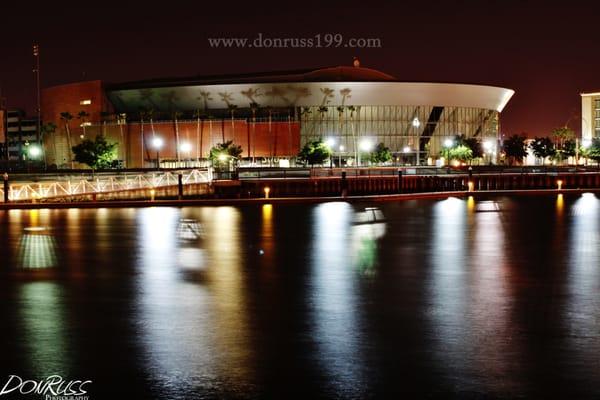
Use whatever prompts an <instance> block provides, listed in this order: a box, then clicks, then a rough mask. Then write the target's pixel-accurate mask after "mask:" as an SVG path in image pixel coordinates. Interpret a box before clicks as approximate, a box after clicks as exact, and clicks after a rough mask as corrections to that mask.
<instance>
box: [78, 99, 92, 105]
mask: <svg viewBox="0 0 600 400" xmlns="http://www.w3.org/2000/svg"><path fill="white" fill-rule="evenodd" d="M79 104H80V105H82V106H89V105H90V104H92V100H90V99H86V100H81V101H80V102H79Z"/></svg>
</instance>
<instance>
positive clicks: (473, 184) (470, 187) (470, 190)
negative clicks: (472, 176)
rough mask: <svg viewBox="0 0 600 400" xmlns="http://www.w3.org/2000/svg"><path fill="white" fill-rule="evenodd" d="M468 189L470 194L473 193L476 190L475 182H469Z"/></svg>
mask: <svg viewBox="0 0 600 400" xmlns="http://www.w3.org/2000/svg"><path fill="white" fill-rule="evenodd" d="M467 187H468V188H469V189H468V190H469V192H472V191H474V190H475V183H473V181H469V183H468V184H467Z"/></svg>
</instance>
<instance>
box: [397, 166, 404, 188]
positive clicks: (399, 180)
mask: <svg viewBox="0 0 600 400" xmlns="http://www.w3.org/2000/svg"><path fill="white" fill-rule="evenodd" d="M402 189H403V188H402V170H401V169H398V193H402Z"/></svg>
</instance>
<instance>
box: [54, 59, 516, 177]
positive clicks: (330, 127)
mask: <svg viewBox="0 0 600 400" xmlns="http://www.w3.org/2000/svg"><path fill="white" fill-rule="evenodd" d="M513 94H514V92H513V91H512V90H510V89H504V88H498V87H491V86H481V85H466V84H448V83H417V82H399V81H397V80H396V78H394V77H393V76H391V75H388V74H385V73H383V72H380V71H376V70H373V69H369V68H361V67H359V66H355V67H344V66H342V67H331V68H322V69H317V70H302V71H291V72H282V73H267V74H251V75H236V76H215V77H195V78H185V79H180V78H178V79H158V80H149V81H139V82H129V83H122V84H112V85H105V84H103V83H102V82H100V81H93V82H83V83H75V84H69V85H61V86H57V87H52V88H48V89H45V90H44V91H43V93H42V110H43V120H44V121H45V122H50V121H53V122H54V123H56V125H57V126H58V129H57V131H56V133H55V134H54V135H47V137H46V148H47V154H48V161H49V163H50V164H56V165H57V166H59V167H61V166H66V165H68V164H69V161H70V157H71V155H70V154H69V151H68V149H69V147H70V146H72V145H75V144H76V143H78V142H79V141H80V140H81V138H83V137H86V136H94V135H96V134H99V133H102V134H104V135H106V136H107V137H109V139H110V140H113V141H117V142H118V143H119V158H120V159H121V160H123V163H124V165H125V166H127V167H129V168H134V167H149V166H153V165H155V160H156V157H157V154H156V153H157V152H156V149H154V148H153V141H154V138H156V137H160V138H161V139H163V141H164V146H163V147H162V148H160V154H159V157H160V159H161V161H162V162H163V164H165V165H173V166H174V165H176V164H179V165H184V164H186V165H189V163H190V162H195V161H196V160H198V159H203V158H206V157H207V156H208V151H209V149H210V148H211V147H212V146H213V145H215V144H216V143H220V142H223V141H226V140H233V141H234V142H235V143H236V144H239V145H241V146H242V148H243V151H244V152H243V154H242V157H244V158H245V159H247V160H251V161H254V162H259V161H262V162H265V160H274V159H275V160H277V159H281V158H292V157H294V156H295V155H296V154H297V153H298V151H299V150H300V148H301V146H302V145H303V144H304V143H306V142H307V141H310V140H314V139H317V138H323V139H326V140H328V141H329V142H330V143H331V146H332V149H333V151H334V155H335V156H336V157H335V159H336V160H338V161H339V160H343V162H344V163H345V164H353V165H356V163H357V162H358V159H359V157H360V153H361V152H366V151H368V150H369V148H371V147H372V146H374V145H375V144H377V143H379V142H383V143H384V144H385V145H386V146H388V147H389V148H390V149H391V150H392V152H393V153H396V154H397V155H400V154H402V156H403V158H408V159H409V160H410V162H412V163H419V164H424V163H426V162H427V160H428V158H435V157H437V156H438V155H439V154H440V151H441V150H442V146H443V142H444V140H445V139H447V138H450V137H454V136H455V135H460V134H462V135H465V136H467V137H477V138H480V139H482V140H485V139H490V140H492V141H493V142H494V143H497V138H498V131H499V113H500V112H501V111H502V109H503V108H504V107H505V105H506V104H507V102H508V101H509V99H510V98H511V96H512V95H513ZM81 111H85V113H86V114H87V116H86V117H85V118H79V119H77V117H76V116H77V114H79V113H80V112H81ZM64 112H68V113H69V114H70V115H71V116H72V117H73V118H72V119H68V118H67V119H65V118H64V114H63V118H62V119H61V113H64Z"/></svg>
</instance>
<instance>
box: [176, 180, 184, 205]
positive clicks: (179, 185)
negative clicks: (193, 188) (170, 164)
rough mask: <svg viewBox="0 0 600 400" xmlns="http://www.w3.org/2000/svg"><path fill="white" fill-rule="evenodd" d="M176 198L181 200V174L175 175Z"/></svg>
mask: <svg viewBox="0 0 600 400" xmlns="http://www.w3.org/2000/svg"><path fill="white" fill-rule="evenodd" d="M177 189H178V190H177V198H178V199H179V200H181V199H182V198H183V175H182V174H178V175H177Z"/></svg>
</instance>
